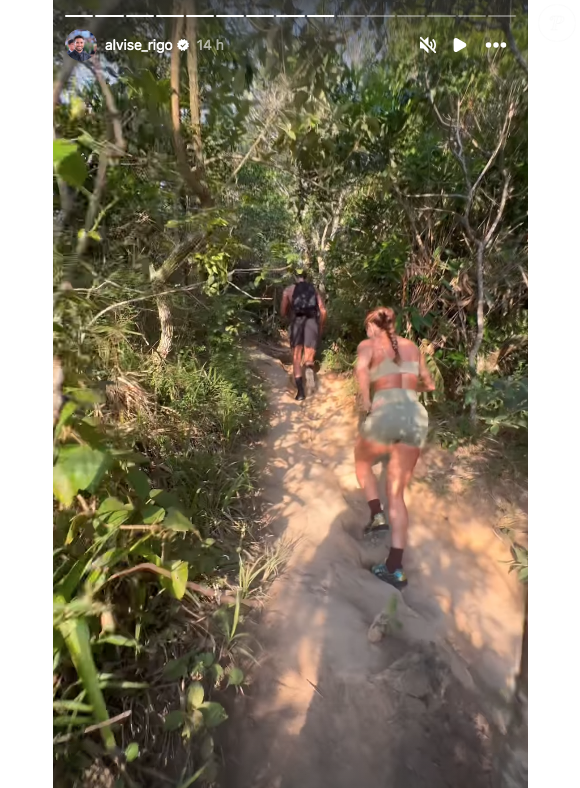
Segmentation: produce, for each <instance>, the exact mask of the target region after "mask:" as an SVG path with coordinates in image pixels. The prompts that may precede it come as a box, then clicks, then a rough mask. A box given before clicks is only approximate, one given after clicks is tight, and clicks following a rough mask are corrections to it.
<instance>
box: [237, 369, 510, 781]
mask: <svg viewBox="0 0 580 788" xmlns="http://www.w3.org/2000/svg"><path fill="white" fill-rule="evenodd" d="M260 364H261V365H262V366H263V367H264V370H263V371H264V372H265V373H266V374H267V376H268V378H269V380H270V381H271V384H272V386H273V388H274V394H273V396H274V402H275V406H276V407H275V411H273V421H272V427H271V430H270V433H269V435H268V438H267V441H266V443H267V450H266V462H265V463H264V469H263V471H264V475H263V486H264V497H265V500H266V502H267V503H268V504H269V507H270V510H271V514H272V517H273V525H274V528H273V531H274V533H275V534H276V535H277V536H278V537H282V538H286V539H288V540H290V541H291V542H292V555H291V558H290V561H289V565H288V567H287V570H286V571H285V573H284V574H283V575H282V576H281V577H279V578H278V579H277V580H276V582H275V583H274V585H273V587H272V595H271V598H270V599H269V601H268V604H267V606H266V609H265V610H264V612H263V614H262V616H261V619H260V621H259V622H258V638H259V641H260V643H261V646H262V648H263V655H264V657H263V659H262V661H261V664H260V666H259V668H257V669H256V671H255V681H254V683H253V684H251V685H250V687H249V689H248V694H247V696H246V697H240V698H239V699H238V700H237V701H236V703H235V704H234V708H233V709H232V710H231V712H232V713H231V720H230V723H229V725H228V729H227V730H226V731H225V732H224V733H225V735H226V739H225V740H224V741H223V745H224V749H225V751H226V759H225V762H226V764H227V768H226V771H225V774H224V780H223V782H224V785H225V786H226V788H250V786H252V787H253V788H314V786H316V788H324V787H325V786H332V788H343V786H344V788H347V786H348V788H352V786H353V785H354V786H360V788H367V786H368V787H369V788H371V786H372V787H373V788H374V786H376V785H393V786H395V788H399V786H401V788H402V787H403V786H404V787H405V788H427V786H429V788H439V787H441V788H450V786H451V787H452V788H455V787H457V788H463V787H464V786H465V785H470V786H471V787H472V788H480V787H481V788H483V787H484V786H488V785H489V756H490V741H489V731H490V726H489V723H488V720H487V719H486V713H485V712H484V710H483V708H484V701H483V699H482V696H481V694H480V693H478V692H477V691H476V684H475V683H474V681H473V680H472V676H471V672H470V670H468V668H467V667H466V663H467V664H468V665H469V667H470V669H473V666H474V665H475V666H476V667H478V666H479V664H481V665H485V666H486V668H487V671H488V672H487V675H485V671H483V674H484V676H483V678H484V679H488V680H491V681H492V682H494V681H495V682H496V689H498V688H499V687H500V686H501V679H502V677H503V679H504V680H505V676H506V663H505V659H504V658H502V657H498V655H497V654H496V653H495V651H494V650H493V648H491V646H490V645H489V643H490V642H491V643H493V638H492V633H491V632H490V631H489V630H491V629H492V628H493V625H494V624H493V617H492V618H491V619H490V618H489V616H488V617H486V616H485V615H484V614H483V613H482V612H481V611H477V610H473V618H472V613H471V604H472V602H471V600H477V599H478V598H479V600H480V602H481V599H482V595H485V594H486V593H488V591H489V583H487V582H486V577H487V573H488V568H489V567H488V564H490V563H491V562H492V561H493V560H494V559H492V558H490V556H489V555H487V554H486V553H485V548H486V544H485V541H484V542H483V543H481V544H480V542H481V537H480V535H479V534H480V530H481V529H477V538H475V537H473V534H472V535H471V536H469V533H470V522H469V512H468V510H467V509H465V511H463V510H459V511H458V513H456V515H455V516H457V517H459V518H460V519H461V518H463V519H462V520H461V522H462V524H463V525H464V526H465V530H466V534H467V535H466V536H465V537H464V536H462V532H461V531H457V529H455V530H454V531H453V533H454V536H453V538H451V537H449V534H448V533H447V531H446V527H445V519H444V517H445V515H442V516H441V513H440V512H438V511H437V510H436V501H435V499H433V500H432V499H431V498H430V497H429V495H428V491H426V490H424V489H423V488H422V485H420V484H419V485H417V489H416V490H415V491H413V494H412V498H413V501H415V498H416V497H417V499H418V504H417V505H416V506H415V504H413V508H414V511H413V512H412V515H411V516H412V518H413V519H412V522H413V526H412V531H413V530H415V529H417V530H416V532H417V538H416V540H414V542H415V543H414V544H412V545H411V549H410V550H409V560H408V561H407V562H406V567H407V569H408V571H409V574H410V576H411V585H410V586H409V588H408V589H406V590H405V591H404V592H403V595H400V594H399V593H398V592H397V591H395V590H394V589H392V588H391V587H390V586H387V585H385V584H384V583H381V582H380V581H379V580H377V579H376V578H374V577H373V576H372V575H371V573H370V572H369V571H368V568H367V567H368V566H369V565H370V564H371V563H374V562H376V561H378V560H380V559H382V558H384V554H385V551H386V549H387V547H386V545H385V544H384V543H383V544H375V545H369V544H367V543H365V542H363V541H361V540H360V538H358V537H359V536H360V532H361V530H362V524H363V523H364V521H365V519H366V510H365V506H364V501H363V502H361V499H360V494H354V493H351V492H347V493H346V494H345V492H344V487H341V484H340V483H339V479H338V478H337V475H336V472H335V470H336V467H335V468H334V470H333V467H331V466H332V463H327V462H323V461H321V458H320V456H319V455H318V456H317V454H316V453H315V452H314V451H311V450H310V449H309V447H308V445H305V443H304V441H301V439H300V430H301V428H303V427H304V422H305V421H307V420H308V419H309V418H310V415H311V414H310V413H309V411H308V409H305V408H304V407H303V406H301V405H299V404H298V403H295V402H294V401H293V400H292V399H291V397H290V396H288V395H287V394H286V393H285V392H284V388H285V385H286V381H287V374H286V372H285V370H284V369H283V368H282V367H281V366H280V364H276V362H273V361H272V360H271V359H270V360H269V361H268V360H265V359H263V358H262V359H261V360H260ZM344 446H345V449H346V448H348V441H345V442H344ZM338 462H339V463H340V458H339V460H338ZM335 466H336V463H335ZM420 504H422V505H423V508H425V507H426V511H425V512H424V514H423V515H422V506H421V505H420ZM363 513H364V514H363ZM429 528H430V529H431V530H430V531H428V532H426V533H424V532H423V531H424V530H425V529H429ZM447 530H449V529H447ZM452 530H453V529H452ZM457 534H459V536H458V535H457ZM491 538H492V539H493V538H494V537H493V536H492V537H491ZM470 540H471V541H474V544H471V543H470ZM478 540H479V542H478ZM482 549H483V553H482V552H481V550H482ZM486 562H487V563H486ZM489 571H491V570H489ZM493 571H495V567H493ZM494 587H495V586H494ZM498 587H499V588H500V589H501V583H500V584H499V586H498ZM450 588H451V589H452V593H450V592H449V589H450ZM498 593H500V592H499V591H498ZM504 593H507V591H505V589H504ZM393 597H395V598H396V599H397V600H398V604H397V612H396V614H395V616H394V618H391V621H390V624H391V632H390V633H389V634H387V635H386V637H385V638H384V639H383V640H382V641H381V642H379V643H371V642H369V638H368V632H369V627H370V626H371V624H372V622H373V620H374V619H375V616H377V614H379V613H380V612H381V611H383V610H385V608H386V607H387V605H388V603H389V601H390V600H391V599H392V598H393ZM466 599H467V603H466ZM442 600H445V602H444V603H443V602H442ZM444 606H446V609H445V610H443V607H444ZM504 607H505V606H504ZM465 611H468V612H467V613H466V612H465ZM466 615H467V617H468V618H469V619H470V620H469V621H468V622H467V624H466V625H465V626H463V624H465V622H462V620H461V616H466ZM497 615H498V617H500V618H501V616H502V610H501V606H500V608H499V610H498V614H497ZM395 619H396V620H395ZM397 626H400V631H398V632H395V629H393V628H396V627H397ZM476 632H477V633H479V638H480V640H479V642H478V640H477V638H474V636H473V633H476ZM454 638H455V642H454ZM490 638H491V640H489V639H490ZM488 640H489V642H488ZM450 643H452V645H453V647H454V648H451V646H450ZM508 650H509V649H508ZM458 652H459V653H460V654H462V656H463V659H461V658H460V657H459V656H458ZM516 656H517V654H516V653H514V654H513V662H514V664H515V658H516ZM494 659H495V662H494ZM508 661H509V660H508ZM490 666H491V667H490ZM479 679H480V677H479V676H478V677H477V682H478V683H479ZM486 708H487V706H486Z"/></svg>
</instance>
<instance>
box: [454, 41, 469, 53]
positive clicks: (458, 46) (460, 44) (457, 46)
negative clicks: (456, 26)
mask: <svg viewBox="0 0 580 788" xmlns="http://www.w3.org/2000/svg"><path fill="white" fill-rule="evenodd" d="M466 46H467V44H466V43H465V41H460V39H459V38H454V39H453V51H454V52H459V50H460V49H464V48H465V47H466Z"/></svg>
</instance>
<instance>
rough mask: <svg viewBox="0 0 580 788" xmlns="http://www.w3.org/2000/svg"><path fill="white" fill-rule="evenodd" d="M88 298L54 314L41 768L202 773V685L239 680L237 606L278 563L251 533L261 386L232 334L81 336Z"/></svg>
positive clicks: (209, 710)
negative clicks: (60, 367) (153, 345)
mask: <svg viewBox="0 0 580 788" xmlns="http://www.w3.org/2000/svg"><path fill="white" fill-rule="evenodd" d="M77 307H78V309H77ZM98 307H99V305H94V306H93V307H92V311H93V312H94V310H95V309H97V308H98ZM79 309H80V310H81V312H80V313H79V311H78V310H79ZM87 311H89V316H90V310H89V309H88V308H87V306H86V302H83V301H82V300H81V299H75V298H74V297H72V298H70V299H69V300H67V301H66V303H65V305H64V308H63V309H61V310H60V311H58V310H57V321H56V322H57V325H58V323H59V322H60V323H61V324H63V323H65V322H67V319H66V316H67V314H68V318H71V321H70V322H69V323H68V325H69V331H68V332H59V333H57V339H56V342H55V345H56V351H57V353H58V354H59V356H60V357H61V358H63V359H64V367H65V392H64V393H65V394H66V395H67V401H66V403H65V405H64V408H63V410H62V412H61V417H60V421H59V423H58V424H57V426H56V429H55V485H54V490H55V522H54V632H55V641H54V684H53V697H54V752H55V775H54V776H55V781H56V783H57V784H58V785H59V786H63V788H68V787H69V786H70V787H71V788H72V786H81V785H83V786H84V785H93V784H94V785H96V784H99V783H98V781H99V780H101V781H104V782H103V784H108V783H107V780H108V781H109V783H110V784H111V785H112V784H113V783H114V784H115V785H126V786H131V785H134V784H135V780H136V779H138V784H139V785H141V786H148V785H159V784H161V783H160V782H159V780H160V779H162V778H160V777H159V772H160V770H161V772H163V773H164V779H165V781H166V780H167V776H168V775H169V776H170V777H171V778H172V779H173V780H174V784H175V785H179V784H183V785H185V784H191V782H192V781H193V778H194V776H195V775H196V774H198V778H199V779H202V776H203V780H205V781H211V779H212V775H213V773H214V772H215V761H214V754H213V738H212V730H213V728H214V727H215V726H216V725H218V724H220V723H221V722H222V721H223V719H225V711H224V710H223V707H222V706H221V704H220V703H219V702H218V700H217V699H216V698H214V696H215V693H219V692H221V691H223V690H225V689H226V688H227V687H231V688H232V687H239V686H240V685H241V684H242V683H243V681H244V675H243V671H242V668H241V667H240V665H242V664H243V662H244V661H245V660H247V659H248V658H250V657H251V649H249V647H248V643H247V642H246V641H247V639H246V637H245V635H244V633H243V631H242V629H241V627H242V624H243V620H244V616H245V615H246V613H247V611H248V610H249V609H250V606H251V605H252V604H253V603H254V601H255V599H256V594H259V586H260V582H263V581H264V580H266V579H268V577H270V576H271V575H272V573H273V572H274V571H275V566H276V565H277V562H279V560H280V559H279V557H278V554H277V553H274V554H270V553H267V554H266V555H264V557H262V553H261V548H260V545H259V543H258V535H259V530H260V528H261V527H262V525H263V522H262V520H261V516H260V507H259V502H258V500H257V489H256V485H255V474H254V464H253V459H252V452H251V444H252V441H253V440H254V439H255V437H256V436H257V435H258V434H259V431H260V429H261V427H263V425H264V418H263V413H264V405H265V398H264V395H263V392H262V389H261V384H260V381H259V380H258V378H257V377H256V376H255V375H254V374H253V373H252V372H251V370H250V369H249V367H248V365H247V363H246V360H245V357H244V355H243V353H242V350H241V349H240V346H239V344H238V343H237V340H236V339H235V337H230V338H228V340H227V341H220V342H219V343H218V344H217V346H216V345H215V344H214V345H213V346H212V339H211V336H210V337H209V338H208V341H207V343H206V345H205V347H206V348H210V350H204V349H201V350H200V349H199V348H198V349H197V350H196V352H195V353H194V352H193V350H192V349H190V348H181V349H180V348H179V347H177V348H176V352H175V355H174V357H172V358H170V360H169V361H167V362H165V363H162V364H158V363H154V362H153V360H152V357H151V354H150V352H149V351H148V350H147V347H146V343H145V342H143V341H142V340H143V337H142V335H141V333H140V332H139V331H138V330H137V328H136V325H135V323H134V321H133V320H132V318H131V316H130V315H127V314H123V315H116V316H115V318H114V319H111V321H110V322H109V323H108V324H107V326H106V329H103V328H99V330H98V331H93V332H92V333H89V332H86V331H85V332H84V334H83V325H85V326H86V325H87V323H88V322H89V321H88V319H87V316H86V312H87ZM63 316H64V319H63ZM71 325H72V326H73V327H74V326H77V329H75V330H72V331H71V330H70V326H71ZM182 328H183V327H182ZM196 328H197V331H198V334H199V331H200V330H199V326H197V327H196ZM210 329H211V330H212V331H213V329H215V326H211V327H208V334H209V333H210ZM182 335H183V336H186V335H187V332H186V331H185V330H183V331H182ZM81 340H82V341H81ZM76 343H80V345H79V347H80V351H81V352H79V353H77V354H76V355H75V352H74V348H75V344H76ZM256 425H257V426H256ZM257 427H259V428H260V429H258V428H257ZM231 691H233V690H231ZM198 778H196V781H197V779H198ZM115 781H116V782H115ZM162 782H163V779H162Z"/></svg>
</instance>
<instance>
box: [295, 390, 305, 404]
mask: <svg viewBox="0 0 580 788" xmlns="http://www.w3.org/2000/svg"><path fill="white" fill-rule="evenodd" d="M294 399H295V400H296V401H297V402H302V400H305V399H306V397H305V396H304V392H303V391H299V392H298V393H297V394H296V396H295V397H294Z"/></svg>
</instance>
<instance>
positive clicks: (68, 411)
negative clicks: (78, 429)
mask: <svg viewBox="0 0 580 788" xmlns="http://www.w3.org/2000/svg"><path fill="white" fill-rule="evenodd" d="M77 408H78V404H77V403H76V402H72V401H69V402H65V403H64V405H63V407H62V410H61V411H60V416H59V417H58V421H57V423H56V427H55V428H54V437H55V439H56V438H58V437H59V435H60V433H61V432H62V428H63V427H64V425H65V424H66V423H67V421H68V420H69V419H70V417H71V416H72V415H73V413H74V412H75V410H76V409H77Z"/></svg>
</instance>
